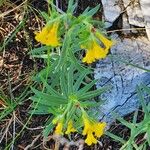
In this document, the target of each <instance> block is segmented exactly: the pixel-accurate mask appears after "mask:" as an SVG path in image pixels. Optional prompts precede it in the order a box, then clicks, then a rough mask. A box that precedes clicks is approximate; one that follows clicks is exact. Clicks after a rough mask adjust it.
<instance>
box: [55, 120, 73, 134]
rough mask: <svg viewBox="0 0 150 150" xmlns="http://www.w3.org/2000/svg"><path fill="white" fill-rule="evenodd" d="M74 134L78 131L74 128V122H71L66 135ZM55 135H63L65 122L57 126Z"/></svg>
mask: <svg viewBox="0 0 150 150" xmlns="http://www.w3.org/2000/svg"><path fill="white" fill-rule="evenodd" d="M73 132H76V129H75V128H74V127H73V122H72V120H70V121H69V122H68V126H67V130H66V132H65V134H70V133H73ZM55 134H57V135H63V122H62V121H61V122H58V123H57V126H56V128H55Z"/></svg>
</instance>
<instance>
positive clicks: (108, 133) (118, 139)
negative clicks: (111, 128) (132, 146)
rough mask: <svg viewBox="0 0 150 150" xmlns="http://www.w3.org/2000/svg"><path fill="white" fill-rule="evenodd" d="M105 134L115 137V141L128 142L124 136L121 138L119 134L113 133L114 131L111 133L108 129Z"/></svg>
mask: <svg viewBox="0 0 150 150" xmlns="http://www.w3.org/2000/svg"><path fill="white" fill-rule="evenodd" d="M105 134H106V135H107V136H109V137H111V138H112V139H114V140H115V141H119V142H121V143H122V144H125V143H126V141H125V140H124V139H122V138H120V137H119V136H116V135H114V134H112V133H110V132H108V131H106V132H105Z"/></svg>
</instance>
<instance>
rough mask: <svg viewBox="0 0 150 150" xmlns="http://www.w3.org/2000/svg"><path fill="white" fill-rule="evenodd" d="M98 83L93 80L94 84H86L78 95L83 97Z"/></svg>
mask: <svg viewBox="0 0 150 150" xmlns="http://www.w3.org/2000/svg"><path fill="white" fill-rule="evenodd" d="M96 82H97V80H93V81H92V82H90V83H89V84H86V85H85V86H84V87H83V88H81V89H80V90H79V91H78V92H77V94H78V95H82V94H84V93H86V92H87V91H88V90H90V89H91V88H92V87H93V86H94V85H95V83H96Z"/></svg>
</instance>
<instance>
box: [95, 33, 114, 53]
mask: <svg viewBox="0 0 150 150" xmlns="http://www.w3.org/2000/svg"><path fill="white" fill-rule="evenodd" d="M96 36H97V38H98V39H99V40H100V41H101V42H102V43H103V44H104V46H105V50H106V51H108V50H109V48H110V47H111V46H112V45H113V44H114V42H113V41H111V40H109V39H107V38H106V37H105V36H104V35H102V34H101V33H99V32H96Z"/></svg>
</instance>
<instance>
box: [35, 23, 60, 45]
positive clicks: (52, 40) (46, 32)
mask: <svg viewBox="0 0 150 150" xmlns="http://www.w3.org/2000/svg"><path fill="white" fill-rule="evenodd" d="M58 27H59V23H58V22H55V23H53V24H51V25H46V26H45V27H44V28H43V29H42V31H40V32H35V35H36V36H35V39H36V40H37V41H38V42H40V43H42V44H45V45H47V46H53V47H57V46H59V45H60V43H59V38H58Z"/></svg>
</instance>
